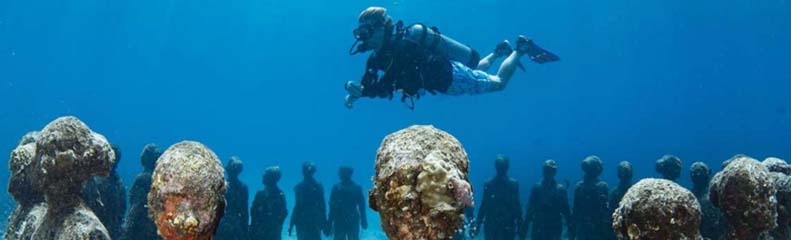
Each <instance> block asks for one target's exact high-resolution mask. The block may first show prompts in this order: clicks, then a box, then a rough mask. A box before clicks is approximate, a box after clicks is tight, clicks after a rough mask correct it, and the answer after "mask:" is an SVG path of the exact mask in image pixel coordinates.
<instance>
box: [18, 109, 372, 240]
mask: <svg viewBox="0 0 791 240" xmlns="http://www.w3.org/2000/svg"><path fill="white" fill-rule="evenodd" d="M120 160H121V151H120V149H119V148H118V147H117V146H115V145H111V144H110V143H109V142H108V141H107V140H106V139H105V138H104V136H102V135H101V134H98V133H95V132H93V131H91V129H90V128H88V126H87V125H85V124H84V123H83V122H82V121H80V120H79V119H77V118H75V117H62V118H58V119H56V120H54V121H53V122H51V123H50V124H48V125H47V126H46V127H45V128H44V129H43V130H41V131H35V132H31V133H29V134H26V135H25V136H24V137H23V138H22V140H21V141H20V143H19V144H18V146H17V148H16V149H15V150H14V151H13V152H12V154H11V157H10V160H9V170H10V171H11V179H10V181H9V188H8V191H9V193H11V195H12V196H13V197H14V200H15V201H16V202H17V207H16V209H15V210H14V211H13V213H12V214H11V216H10V217H9V222H8V227H7V229H6V231H5V233H4V236H3V237H4V239H7V240H16V239H24V240H29V239H54V240H60V239H97V240H101V239H128V240H135V239H141V240H142V239H146V240H149V239H213V238H216V239H280V237H281V232H282V228H283V224H284V223H285V219H286V217H287V215H288V210H287V209H286V199H285V194H284V192H283V191H282V190H281V189H280V188H279V187H278V181H279V180H280V178H281V171H280V168H279V167H277V166H273V167H269V168H267V169H266V170H265V171H264V174H263V176H262V182H263V184H264V189H263V190H261V191H258V192H257V193H256V195H255V197H254V200H253V203H252V206H249V207H248V188H247V186H246V185H245V184H244V183H242V182H241V181H240V180H239V178H238V177H239V175H240V174H241V172H242V170H243V163H242V161H241V160H240V159H239V158H238V157H231V158H230V159H229V160H228V161H227V163H226V164H225V165H224V166H223V165H222V164H221V163H220V161H219V159H218V158H217V156H216V155H215V154H214V152H212V151H211V150H210V149H209V148H208V147H206V146H204V145H203V144H200V143H198V142H191V141H184V142H180V143H177V144H175V145H173V146H171V147H169V148H168V149H167V150H166V151H164V152H163V151H162V150H161V149H160V148H159V147H158V146H157V145H155V144H148V145H146V146H145V147H144V148H143V151H142V153H141V154H140V161H141V164H142V166H143V171H142V172H141V173H139V174H137V176H136V177H135V180H134V183H133V184H132V186H131V188H130V189H129V192H128V202H127V191H126V188H125V186H124V184H123V182H122V181H121V179H120V177H119V176H118V172H117V169H116V166H118V162H119V161H120ZM315 172H316V165H315V164H314V163H312V162H306V163H304V164H303V166H302V173H303V177H304V178H303V180H302V182H300V183H299V184H298V185H297V186H296V187H294V192H295V194H296V198H295V200H296V205H295V206H294V209H293V212H292V216H291V221H290V222H289V223H288V234H289V235H291V234H294V230H296V232H295V234H296V236H297V237H298V238H299V239H321V235H322V233H323V234H324V235H327V236H334V238H335V239H359V229H360V227H362V228H367V227H368V225H367V223H368V221H367V218H366V214H365V209H366V203H365V197H364V193H363V190H362V188H361V187H360V185H358V184H357V183H355V182H354V181H353V180H352V175H353V168H351V167H341V168H340V169H339V171H338V172H339V177H340V181H339V183H337V184H335V185H334V186H333V188H332V192H331V193H330V199H329V214H327V211H326V208H327V207H326V206H327V203H326V202H325V198H324V188H323V186H322V184H321V183H319V182H318V181H317V180H316V179H315V178H313V175H314V174H315ZM226 173H227V181H226V177H225V174H226ZM248 208H249V209H248ZM127 209H128V211H127Z"/></svg>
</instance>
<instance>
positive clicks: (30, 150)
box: [3, 132, 47, 240]
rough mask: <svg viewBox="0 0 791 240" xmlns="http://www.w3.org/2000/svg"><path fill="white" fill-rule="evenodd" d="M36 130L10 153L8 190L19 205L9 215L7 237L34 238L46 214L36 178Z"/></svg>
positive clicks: (4, 237)
mask: <svg viewBox="0 0 791 240" xmlns="http://www.w3.org/2000/svg"><path fill="white" fill-rule="evenodd" d="M37 137H38V133H37V132H31V133H28V134H26V135H25V137H23V138H22V141H20V142H19V146H17V147H16V149H14V150H13V151H12V152H11V157H10V159H9V161H8V170H9V172H10V174H11V176H10V179H9V180H8V193H10V194H11V197H13V198H14V201H16V203H17V205H16V208H14V211H13V212H12V213H11V216H9V218H8V226H7V228H6V230H5V233H4V234H3V239H5V240H22V239H31V238H32V237H33V233H35V231H36V229H37V228H38V226H40V225H41V222H42V220H43V219H44V215H45V214H46V213H47V204H46V203H45V202H44V194H43V193H41V190H40V189H39V186H37V185H36V184H34V183H35V181H36V180H35V179H33V175H34V173H33V172H34V171H35V170H36V165H37V164H36V163H35V162H34V160H36V159H35V158H34V156H35V154H36V138H37Z"/></svg>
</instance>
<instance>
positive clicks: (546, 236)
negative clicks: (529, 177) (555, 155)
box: [519, 160, 571, 240]
mask: <svg viewBox="0 0 791 240" xmlns="http://www.w3.org/2000/svg"><path fill="white" fill-rule="evenodd" d="M557 171H558V165H557V163H556V162H555V161H554V160H547V161H545V162H544V167H543V175H544V179H543V180H542V181H541V182H539V183H536V185H534V186H533V189H532V190H531V191H530V200H528V202H527V208H526V209H525V219H524V224H523V226H521V228H520V231H519V235H520V236H519V238H520V239H525V238H526V237H527V229H528V227H529V226H530V224H531V223H533V231H532V232H531V235H530V239H541V240H560V239H561V234H562V233H563V221H565V222H566V226H568V225H569V222H571V209H569V200H568V196H567V194H568V192H567V190H566V186H564V185H562V184H558V183H557V181H555V175H556V174H557ZM561 220H562V221H561Z"/></svg>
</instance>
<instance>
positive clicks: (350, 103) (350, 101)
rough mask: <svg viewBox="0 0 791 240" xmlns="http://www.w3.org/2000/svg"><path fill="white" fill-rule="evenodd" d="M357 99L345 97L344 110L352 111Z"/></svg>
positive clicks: (350, 96) (349, 96)
mask: <svg viewBox="0 0 791 240" xmlns="http://www.w3.org/2000/svg"><path fill="white" fill-rule="evenodd" d="M357 99H358V98H357V97H355V96H352V95H346V101H345V103H344V104H343V105H345V106H346V108H348V109H352V107H354V102H356V101H357Z"/></svg>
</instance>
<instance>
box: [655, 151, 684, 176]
mask: <svg viewBox="0 0 791 240" xmlns="http://www.w3.org/2000/svg"><path fill="white" fill-rule="evenodd" d="M656 172H657V173H659V174H660V175H662V178H664V179H667V180H670V181H673V182H675V181H676V180H677V179H678V177H680V176H681V159H680V158H678V157H676V156H673V155H665V156H662V158H660V159H659V160H656Z"/></svg>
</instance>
